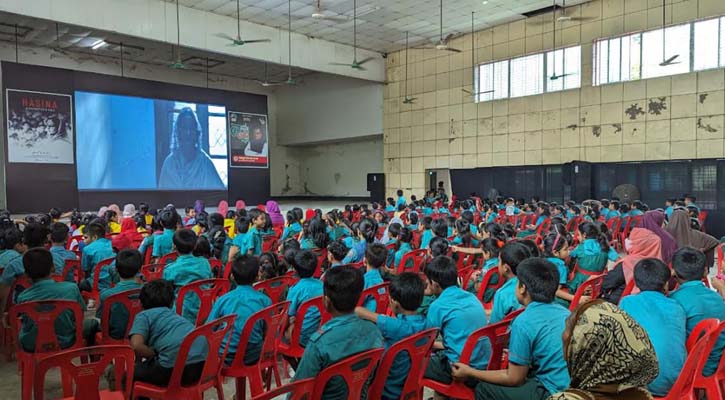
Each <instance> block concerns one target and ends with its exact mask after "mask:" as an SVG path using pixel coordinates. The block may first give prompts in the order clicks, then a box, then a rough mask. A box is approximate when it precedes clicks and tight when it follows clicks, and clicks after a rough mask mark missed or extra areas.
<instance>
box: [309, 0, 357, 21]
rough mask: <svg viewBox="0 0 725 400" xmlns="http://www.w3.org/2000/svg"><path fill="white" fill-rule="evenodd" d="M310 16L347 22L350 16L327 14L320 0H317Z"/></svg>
mask: <svg viewBox="0 0 725 400" xmlns="http://www.w3.org/2000/svg"><path fill="white" fill-rule="evenodd" d="M311 17H312V18H313V19H319V20H325V21H334V22H347V21H349V20H350V18H349V17H347V16H345V15H327V14H325V10H323V9H322V1H321V0H317V5H316V6H315V12H313V13H312V16H311Z"/></svg>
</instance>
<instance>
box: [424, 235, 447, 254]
mask: <svg viewBox="0 0 725 400" xmlns="http://www.w3.org/2000/svg"><path fill="white" fill-rule="evenodd" d="M428 247H429V248H430V253H431V254H432V255H433V257H438V256H445V255H447V254H448V248H449V247H450V244H449V243H448V239H446V238H442V237H434V238H433V239H431V240H430V243H429V244H428Z"/></svg>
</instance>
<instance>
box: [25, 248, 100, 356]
mask: <svg viewBox="0 0 725 400" xmlns="http://www.w3.org/2000/svg"><path fill="white" fill-rule="evenodd" d="M22 258H23V260H22V261H23V267H24V269H25V274H26V275H27V276H28V278H30V280H31V281H32V283H33V285H32V286H31V287H29V288H27V289H25V290H23V292H22V293H20V295H19V296H18V300H17V303H18V304H20V303H27V302H29V301H40V300H71V301H75V302H77V303H78V304H80V305H81V308H82V309H83V311H85V310H86V304H85V302H84V301H83V298H82V297H81V292H80V291H79V290H78V287H77V286H76V285H75V284H73V283H71V282H55V281H54V280H53V279H52V278H51V274H52V272H53V270H54V268H53V256H52V255H51V254H50V252H49V251H48V250H46V249H45V248H42V247H35V248H32V249H30V250H28V251H26V252H25V254H23V257H22ZM79 322H80V321H76V320H75V319H74V316H73V314H72V313H71V312H70V311H66V312H63V313H62V314H60V315H59V316H58V319H57V320H56V321H55V334H56V336H57V338H58V343H59V344H60V348H61V349H65V348H68V347H70V346H71V345H73V343H75V341H76V337H75V332H76V324H77V323H79ZM37 334H38V327H37V326H35V323H34V322H33V321H32V320H31V319H29V318H25V317H24V318H23V321H22V327H21V328H20V332H19V340H20V345H21V346H22V348H23V350H25V351H28V352H33V351H35V340H36V337H37ZM78 339H80V338H78Z"/></svg>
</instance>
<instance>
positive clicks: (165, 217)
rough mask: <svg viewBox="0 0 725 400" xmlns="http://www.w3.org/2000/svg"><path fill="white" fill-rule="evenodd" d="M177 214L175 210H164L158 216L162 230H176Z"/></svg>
mask: <svg viewBox="0 0 725 400" xmlns="http://www.w3.org/2000/svg"><path fill="white" fill-rule="evenodd" d="M178 217H179V214H177V213H176V211H175V210H170V209H165V210H163V211H161V213H160V214H159V222H161V227H163V228H164V229H176V226H177V225H178V223H179V220H178Z"/></svg>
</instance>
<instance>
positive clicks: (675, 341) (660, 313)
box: [619, 258, 687, 397]
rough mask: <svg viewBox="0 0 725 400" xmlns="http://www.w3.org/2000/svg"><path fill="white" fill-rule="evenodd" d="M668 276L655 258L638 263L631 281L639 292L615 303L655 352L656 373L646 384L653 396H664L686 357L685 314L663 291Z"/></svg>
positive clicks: (665, 289)
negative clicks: (642, 330)
mask: <svg viewBox="0 0 725 400" xmlns="http://www.w3.org/2000/svg"><path fill="white" fill-rule="evenodd" d="M670 277H671V273H670V269H669V268H667V265H665V263H663V262H662V261H660V260H658V259H656V258H646V259H644V260H642V261H640V262H638V263H637V265H636V266H635V267H634V282H635V284H636V285H637V287H638V288H639V289H640V290H641V292H640V293H639V294H634V295H630V296H626V297H624V298H623V299H622V300H621V301H620V303H619V307H620V308H621V309H622V310H624V311H625V312H627V314H629V315H630V316H632V318H633V319H634V320H635V321H637V323H639V324H640V325H642V328H644V330H645V331H647V333H648V334H649V338H650V341H651V342H652V346H654V348H655V353H657V361H658V363H659V367H660V373H659V375H657V378H656V379H655V380H654V381H652V382H651V383H650V384H649V386H648V387H647V388H648V389H649V391H650V392H651V393H652V395H653V396H656V397H664V396H667V393H669V391H670V389H671V388H672V385H673V384H674V383H675V381H676V380H677V377H678V376H679V375H680V370H682V366H683V365H684V364H685V358H686V357H687V350H686V349H685V341H686V340H687V336H686V335H687V326H686V324H687V315H686V314H685V310H683V309H682V306H681V305H680V303H679V302H677V301H676V300H674V299H671V298H668V297H667V296H666V294H665V293H667V283H668V282H669V280H670Z"/></svg>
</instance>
